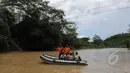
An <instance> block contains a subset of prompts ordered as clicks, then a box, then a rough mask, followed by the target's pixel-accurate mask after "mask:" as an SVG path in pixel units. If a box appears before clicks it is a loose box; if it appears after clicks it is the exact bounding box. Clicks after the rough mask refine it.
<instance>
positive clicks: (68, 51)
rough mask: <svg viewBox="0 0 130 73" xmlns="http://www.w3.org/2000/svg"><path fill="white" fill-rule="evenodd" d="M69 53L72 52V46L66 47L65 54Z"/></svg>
mask: <svg viewBox="0 0 130 73" xmlns="http://www.w3.org/2000/svg"><path fill="white" fill-rule="evenodd" d="M67 53H68V54H70V48H68V47H65V48H64V54H65V55H66V54H67Z"/></svg>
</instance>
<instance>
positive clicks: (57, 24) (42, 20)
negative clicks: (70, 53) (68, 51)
mask: <svg viewBox="0 0 130 73" xmlns="http://www.w3.org/2000/svg"><path fill="white" fill-rule="evenodd" d="M48 3H49V2H48V1H42V0H2V1H1V3H0V52H4V51H9V50H21V51H23V50H25V51H39V50H55V49H54V48H55V47H57V46H58V45H59V44H60V43H61V44H63V46H64V45H66V44H68V45H69V46H71V47H72V48H83V47H85V48H103V47H130V46H129V45H130V34H129V33H123V34H117V35H114V36H112V37H109V38H107V39H106V40H102V39H101V38H100V36H98V35H94V37H93V42H89V40H90V39H89V37H83V38H77V32H76V24H75V23H74V22H71V21H68V20H66V19H65V18H64V16H65V13H64V11H62V10H59V9H55V8H53V7H51V6H49V5H48Z"/></svg>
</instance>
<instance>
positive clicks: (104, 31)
mask: <svg viewBox="0 0 130 73" xmlns="http://www.w3.org/2000/svg"><path fill="white" fill-rule="evenodd" d="M49 1H50V4H49V5H51V6H53V7H55V8H57V9H62V10H64V11H65V14H66V17H65V18H66V19H67V20H71V21H73V22H75V23H76V27H77V32H78V37H90V38H93V36H94V34H97V35H99V36H100V37H101V38H102V39H103V40H104V39H106V38H108V37H110V36H112V35H115V34H119V33H126V32H127V30H128V29H129V26H128V25H129V24H130V0H49Z"/></svg>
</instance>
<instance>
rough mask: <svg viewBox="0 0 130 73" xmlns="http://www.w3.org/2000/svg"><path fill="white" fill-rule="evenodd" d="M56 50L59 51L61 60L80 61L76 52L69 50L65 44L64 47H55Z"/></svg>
mask: <svg viewBox="0 0 130 73" xmlns="http://www.w3.org/2000/svg"><path fill="white" fill-rule="evenodd" d="M57 51H58V53H59V59H61V60H76V61H81V58H80V56H79V55H78V52H71V51H70V48H69V47H68V45H67V46H65V47H62V46H59V47H58V48H57Z"/></svg>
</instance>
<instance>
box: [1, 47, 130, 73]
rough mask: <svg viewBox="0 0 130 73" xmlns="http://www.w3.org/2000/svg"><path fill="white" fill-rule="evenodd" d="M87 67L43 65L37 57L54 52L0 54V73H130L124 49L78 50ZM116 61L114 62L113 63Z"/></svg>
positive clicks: (129, 65)
mask: <svg viewBox="0 0 130 73" xmlns="http://www.w3.org/2000/svg"><path fill="white" fill-rule="evenodd" d="M78 52H79V54H80V56H81V58H82V59H83V60H87V61H88V66H72V65H48V64H43V63H42V62H41V60H40V58H39V55H40V54H42V53H44V54H50V55H55V56H56V55H57V53H56V52H12V53H5V54H0V73H87V72H88V73H130V70H129V69H130V64H129V61H130V52H129V51H128V50H126V49H115V48H110V49H100V50H78ZM115 61H116V62H115Z"/></svg>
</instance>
